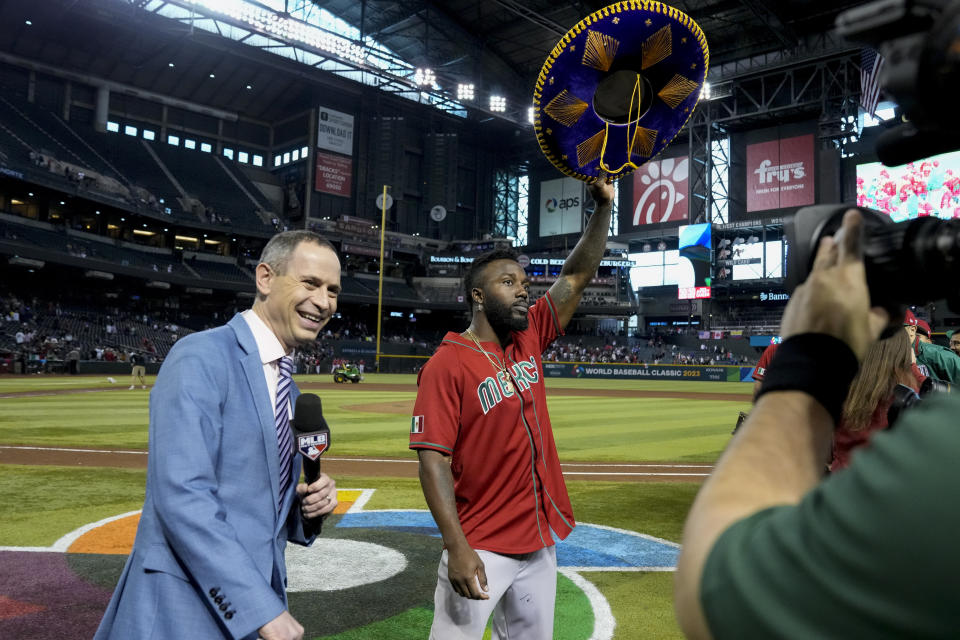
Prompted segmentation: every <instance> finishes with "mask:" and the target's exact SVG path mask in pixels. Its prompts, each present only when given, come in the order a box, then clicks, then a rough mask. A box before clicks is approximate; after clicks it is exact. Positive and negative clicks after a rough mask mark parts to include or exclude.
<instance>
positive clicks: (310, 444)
mask: <svg viewBox="0 0 960 640" xmlns="http://www.w3.org/2000/svg"><path fill="white" fill-rule="evenodd" d="M292 425H293V432H294V438H295V443H296V444H295V446H296V448H297V451H298V452H300V455H301V456H303V475H304V478H305V479H306V482H307V484H312V483H313V482H315V481H316V479H317V478H319V477H320V456H322V455H323V452H324V451H326V450H327V448H328V447H329V446H330V427H328V426H327V421H326V420H324V418H323V406H322V403H321V402H320V396H318V395H316V394H315V393H301V394H300V395H299V396H298V397H297V404H296V407H295V408H294V411H293V423H292ZM322 524H323V518H314V519H311V520H306V521H305V526H304V529H305V530H306V531H307V533H308V534H310V533H312V534H314V535H316V534H318V533H320V527H321V526H322Z"/></svg>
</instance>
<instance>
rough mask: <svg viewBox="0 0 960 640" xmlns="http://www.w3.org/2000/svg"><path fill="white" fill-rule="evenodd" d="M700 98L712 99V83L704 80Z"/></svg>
mask: <svg viewBox="0 0 960 640" xmlns="http://www.w3.org/2000/svg"><path fill="white" fill-rule="evenodd" d="M700 99H701V100H709V99H710V83H709V82H704V83H703V88H702V89H701V90H700Z"/></svg>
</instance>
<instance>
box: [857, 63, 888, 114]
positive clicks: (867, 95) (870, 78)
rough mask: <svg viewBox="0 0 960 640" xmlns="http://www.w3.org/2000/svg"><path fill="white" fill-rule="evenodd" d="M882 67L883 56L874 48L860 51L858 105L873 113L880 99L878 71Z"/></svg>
mask: <svg viewBox="0 0 960 640" xmlns="http://www.w3.org/2000/svg"><path fill="white" fill-rule="evenodd" d="M882 69H883V56H881V55H880V54H879V53H877V52H876V51H875V50H874V49H863V50H861V51H860V105H861V106H862V107H863V110H864V111H866V112H867V113H869V114H870V115H874V113H873V112H874V111H876V110H877V102H879V101H880V71H881V70H882Z"/></svg>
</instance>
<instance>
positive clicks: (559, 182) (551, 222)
mask: <svg viewBox="0 0 960 640" xmlns="http://www.w3.org/2000/svg"><path fill="white" fill-rule="evenodd" d="M582 222H583V183H582V182H580V181H579V180H575V179H574V178H558V179H556V180H545V181H544V182H541V183H540V237H544V236H559V235H562V234H565V233H579V232H580V231H581V230H582Z"/></svg>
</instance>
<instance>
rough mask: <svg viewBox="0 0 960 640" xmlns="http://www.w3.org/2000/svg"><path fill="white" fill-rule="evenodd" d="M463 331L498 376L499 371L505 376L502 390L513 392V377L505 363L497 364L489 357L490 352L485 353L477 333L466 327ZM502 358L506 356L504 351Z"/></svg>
mask: <svg viewBox="0 0 960 640" xmlns="http://www.w3.org/2000/svg"><path fill="white" fill-rule="evenodd" d="M464 333H465V334H467V337H468V338H470V339H471V340H473V344H475V345H477V349H479V350H480V353H482V354H483V355H484V356H486V358H487V360H489V361H490V364H491V365H493V368H494V369H495V370H496V371H497V374H498V377H499V374H501V373H502V374H503V375H504V377H505V378H506V380H505V381H503V389H504V391H506V392H507V393H513V382H512V380H513V377H512V376H511V375H510V371H509V370H507V367H506V365H505V364H497V362H496V361H495V360H494V359H493V358H491V357H490V354H489V353H487V352H486V350H485V349H484V348H483V347H482V346H481V345H480V340H478V339H477V335H476V334H475V333H474V332H473V331H471V330H470V329H467V330H466V331H464ZM503 358H504V360H506V358H507V354H506V352H504V354H503Z"/></svg>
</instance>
